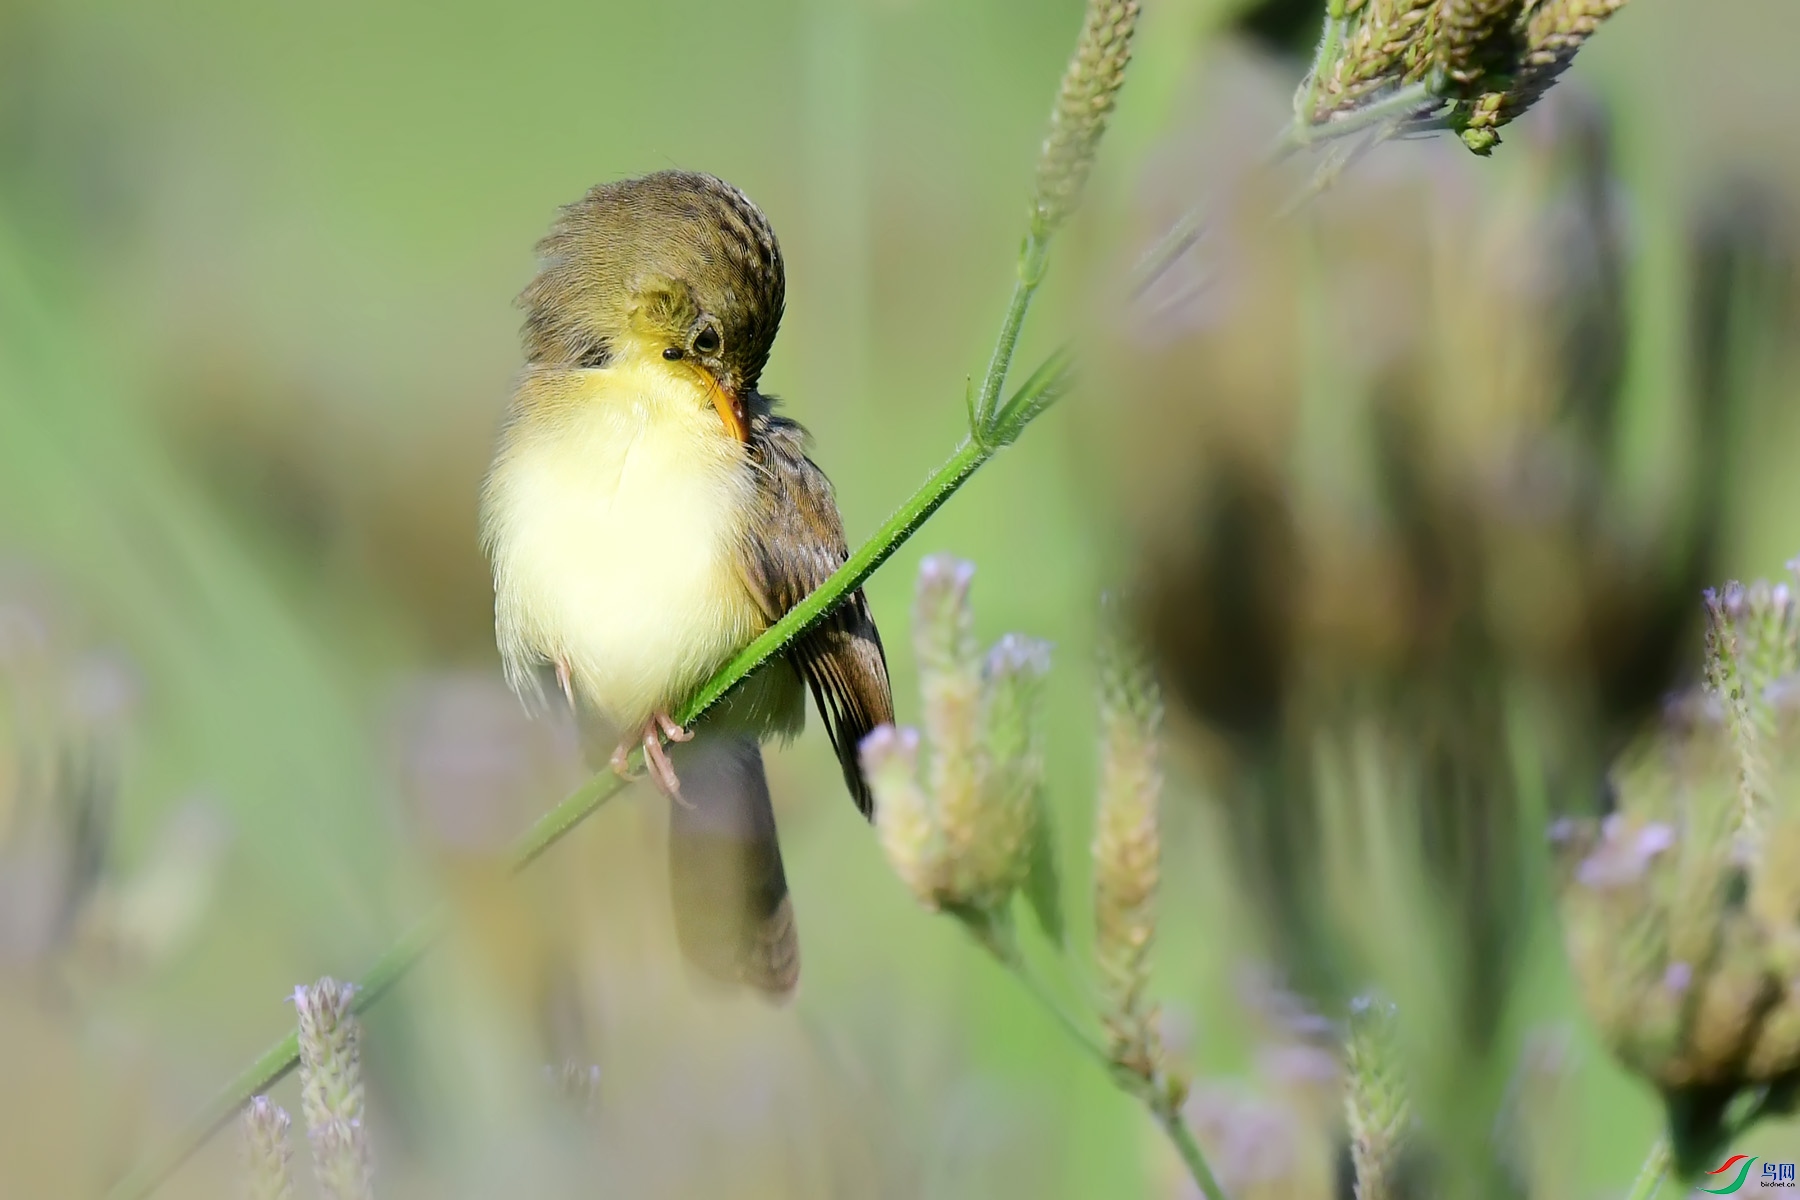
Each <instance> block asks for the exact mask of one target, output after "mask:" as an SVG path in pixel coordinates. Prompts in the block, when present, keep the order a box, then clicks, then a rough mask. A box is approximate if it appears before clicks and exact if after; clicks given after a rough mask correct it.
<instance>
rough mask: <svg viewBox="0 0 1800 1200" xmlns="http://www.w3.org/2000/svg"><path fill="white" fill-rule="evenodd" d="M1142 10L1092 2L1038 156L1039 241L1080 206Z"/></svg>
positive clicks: (1034, 217) (1134, 3)
mask: <svg viewBox="0 0 1800 1200" xmlns="http://www.w3.org/2000/svg"><path fill="white" fill-rule="evenodd" d="M1138 9H1139V5H1138V0H1089V2H1088V6H1087V12H1086V15H1085V17H1084V18H1083V21H1082V26H1081V37H1080V40H1079V41H1077V42H1076V45H1075V55H1074V57H1073V58H1071V59H1070V60H1069V66H1068V69H1067V70H1065V71H1064V72H1063V77H1062V87H1061V89H1060V90H1059V91H1058V93H1057V97H1056V107H1055V108H1054V109H1053V110H1052V111H1051V114H1050V132H1049V134H1048V135H1047V136H1046V137H1045V138H1044V145H1043V149H1042V150H1041V151H1040V152H1039V154H1038V168H1037V194H1036V195H1035V196H1034V197H1033V199H1032V204H1031V224H1032V232H1033V234H1034V235H1035V236H1037V237H1039V238H1043V237H1048V236H1049V235H1050V234H1052V233H1054V232H1055V231H1056V229H1057V228H1058V227H1059V226H1061V225H1062V223H1063V222H1064V221H1066V220H1068V218H1069V215H1070V214H1071V213H1073V212H1074V211H1075V209H1076V208H1077V207H1078V206H1079V205H1080V203H1081V193H1082V189H1083V188H1084V187H1086V185H1087V178H1088V174H1089V172H1091V171H1092V170H1093V166H1094V155H1095V151H1096V150H1097V149H1098V148H1099V145H1100V137H1101V135H1102V134H1104V133H1105V132H1106V123H1107V120H1108V119H1109V118H1110V117H1111V116H1112V111H1113V107H1114V105H1115V103H1116V102H1117V97H1118V94H1119V89H1120V88H1121V87H1122V86H1124V83H1125V68H1126V66H1127V65H1128V64H1129V63H1130V62H1131V38H1132V35H1133V34H1134V33H1135V32H1136V30H1137V21H1138Z"/></svg>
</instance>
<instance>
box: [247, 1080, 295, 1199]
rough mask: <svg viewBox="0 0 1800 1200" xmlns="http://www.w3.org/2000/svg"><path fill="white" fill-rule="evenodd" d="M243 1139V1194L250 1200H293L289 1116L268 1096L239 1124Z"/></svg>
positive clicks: (252, 1106)
mask: <svg viewBox="0 0 1800 1200" xmlns="http://www.w3.org/2000/svg"><path fill="white" fill-rule="evenodd" d="M239 1124H240V1127H241V1128H242V1130H243V1136H244V1160H245V1161H244V1174H245V1180H246V1183H245V1189H244V1194H245V1195H246V1196H247V1197H248V1198H249V1200H293V1197H294V1177H293V1165H292V1160H293V1156H294V1151H293V1147H292V1146H291V1145H290V1144H289V1142H288V1128H289V1126H290V1125H292V1124H293V1122H292V1120H291V1119H290V1118H289V1117H288V1115H287V1113H286V1112H285V1111H284V1110H282V1109H281V1108H280V1107H279V1106H277V1105H276V1104H274V1103H272V1102H271V1101H270V1100H269V1098H268V1097H267V1096H258V1097H256V1098H255V1099H253V1100H252V1101H250V1106H249V1107H248V1108H246V1109H245V1110H244V1115H243V1117H242V1118H241V1119H240V1121H239Z"/></svg>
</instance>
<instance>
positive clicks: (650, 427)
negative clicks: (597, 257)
mask: <svg viewBox="0 0 1800 1200" xmlns="http://www.w3.org/2000/svg"><path fill="white" fill-rule="evenodd" d="M525 386H526V387H527V388H532V387H538V388H545V389H550V392H549V394H548V395H547V396H545V397H537V398H536V399H538V400H542V401H544V402H542V403H533V402H532V401H533V399H534V398H533V397H531V396H529V395H522V400H524V401H525V402H524V403H522V404H520V405H519V406H517V409H516V412H515V419H514V422H513V425H512V427H511V428H510V429H509V431H508V434H507V436H506V438H505V439H504V440H503V443H502V446H501V450H500V453H499V456H498V457H497V458H496V460H495V464H494V469H493V472H492V474H491V475H490V477H489V480H488V485H487V490H486V494H485V496H484V503H483V509H484V511H483V532H484V538H485V540H486V542H487V545H488V550H489V554H490V556H491V557H492V561H493V568H494V591H495V627H496V632H497V634H498V638H499V643H500V649H501V653H502V655H503V656H504V658H505V659H506V663H507V673H508V676H509V678H511V679H512V680H513V683H514V686H515V687H518V688H521V689H522V690H523V689H524V688H526V687H528V686H529V684H528V680H529V679H530V676H531V671H532V668H533V667H534V666H536V665H538V664H540V663H543V662H555V661H558V660H561V661H563V662H566V663H567V664H568V665H569V668H570V674H571V676H572V678H573V681H574V684H575V687H576V689H577V690H578V692H579V693H580V695H581V696H582V697H583V698H584V699H585V700H586V701H587V702H589V703H591V704H592V705H593V706H594V707H595V708H597V709H598V710H599V711H600V713H601V714H602V715H603V716H604V717H606V718H607V719H608V720H609V721H611V722H612V723H613V724H615V725H616V726H618V727H619V728H620V729H622V730H628V729H631V728H633V727H635V726H637V725H639V724H641V723H642V722H643V721H644V720H645V719H646V718H647V717H648V716H649V715H650V713H651V712H652V711H655V710H657V709H665V710H666V709H667V708H669V707H670V706H672V705H673V704H675V703H677V702H679V701H680V700H681V699H682V698H683V697H685V696H686V695H687V693H688V692H690V691H691V690H692V689H693V688H694V687H696V686H698V685H699V684H700V683H701V682H703V681H704V680H705V679H706V678H707V677H708V676H710V675H711V674H712V673H713V671H715V670H716V669H717V668H718V667H719V666H721V665H722V664H723V663H724V662H725V661H726V659H728V658H729V657H730V656H731V655H732V654H734V653H735V652H736V651H737V650H739V649H741V648H742V647H743V646H744V645H745V644H746V643H748V642H749V641H750V640H751V638H753V637H754V636H755V635H756V633H757V632H758V631H759V630H760V628H761V626H762V618H761V614H760V611H759V610H758V608H757V606H756V604H755V602H754V600H753V599H752V598H751V596H750V594H749V592H748V591H747V590H746V589H745V586H744V584H743V581H742V577H741V575H740V574H739V572H738V570H737V568H736V565H735V560H736V549H737V547H738V545H739V544H740V541H741V537H742V532H743V529H744V523H745V520H746V519H747V514H748V511H749V507H750V504H751V501H752V499H753V495H754V491H753V489H754V477H753V475H752V473H751V470H750V466H749V463H748V461H747V459H746V456H745V450H744V447H743V445H742V444H741V443H739V442H738V441H737V440H736V439H735V438H732V437H730V436H729V435H728V434H727V433H726V431H725V429H724V427H723V424H722V423H721V422H720V420H719V417H718V414H717V413H716V412H715V411H714V410H713V408H712V406H711V405H710V404H709V403H708V402H707V399H706V395H705V393H704V392H703V391H702V390H701V389H700V387H699V386H698V384H697V382H695V381H693V380H692V379H691V378H689V377H688V376H687V375H686V374H685V373H684V372H678V371H673V370H666V369H661V364H660V363H658V364H646V365H643V366H639V367H617V368H612V369H607V370H597V371H572V372H565V373H561V374H559V375H558V376H556V377H554V378H550V379H543V380H539V381H536V382H531V381H528V382H527V384H526V385H525Z"/></svg>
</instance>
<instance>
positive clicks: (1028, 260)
mask: <svg viewBox="0 0 1800 1200" xmlns="http://www.w3.org/2000/svg"><path fill="white" fill-rule="evenodd" d="M1049 250H1050V238H1049V235H1048V234H1046V233H1041V232H1039V231H1038V230H1036V229H1034V230H1032V231H1031V232H1030V233H1029V234H1027V235H1026V237H1025V244H1024V246H1023V247H1021V248H1020V250H1019V266H1018V276H1017V278H1016V279H1014V281H1013V292H1012V300H1011V301H1010V302H1009V303H1008V304H1007V306H1006V316H1005V317H1004V318H1003V319H1002V320H1001V322H1000V336H999V337H997V338H995V339H994V352H993V354H992V355H991V356H990V357H989V359H988V368H987V373H986V374H985V375H983V376H982V380H981V390H980V391H979V392H978V393H976V396H975V403H974V407H973V411H972V412H971V413H970V414H969V432H970V434H971V435H972V436H973V437H974V438H975V440H976V441H986V440H987V435H988V432H989V431H990V430H991V429H992V428H993V424H994V414H995V412H996V411H997V409H998V408H999V404H1000V393H1001V391H1003V390H1004V389H1005V387H1006V375H1007V372H1008V371H1009V370H1011V368H1012V360H1013V354H1014V352H1015V351H1016V350H1017V349H1018V346H1019V332H1020V330H1022V329H1023V328H1024V327H1025V314H1026V313H1027V312H1029V311H1030V309H1031V298H1032V297H1033V296H1035V295H1037V290H1038V286H1039V285H1040V284H1042V283H1043V281H1044V265H1045V260H1046V258H1047V256H1048V254H1049Z"/></svg>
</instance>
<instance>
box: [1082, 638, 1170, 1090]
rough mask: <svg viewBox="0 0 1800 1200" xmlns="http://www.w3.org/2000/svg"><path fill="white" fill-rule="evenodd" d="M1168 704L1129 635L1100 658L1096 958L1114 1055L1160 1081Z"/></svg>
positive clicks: (1111, 641) (1108, 646)
mask: <svg viewBox="0 0 1800 1200" xmlns="http://www.w3.org/2000/svg"><path fill="white" fill-rule="evenodd" d="M1161 724H1162V700H1161V697H1160V696H1159V695H1158V693H1157V689H1156V681H1155V678H1154V676H1153V675H1152V674H1151V671H1150V666H1149V664H1148V662H1147V661H1145V659H1144V658H1143V656H1142V654H1141V652H1140V651H1139V650H1138V649H1137V647H1136V646H1135V645H1134V644H1132V643H1131V642H1129V640H1128V639H1127V638H1126V636H1125V635H1124V634H1123V632H1122V631H1115V632H1114V633H1113V635H1112V636H1110V637H1109V638H1108V639H1107V641H1106V644H1105V648H1104V649H1103V651H1102V655H1101V661H1100V795H1099V805H1098V809H1097V812H1096V814H1095V820H1094V845H1093V857H1094V957H1095V961H1096V964H1097V966H1098V967H1099V974H1100V999H1101V1004H1100V1019H1101V1024H1102V1026H1103V1027H1104V1029H1105V1031H1106V1038H1107V1049H1108V1052H1109V1054H1110V1055H1111V1056H1112V1060H1113V1062H1114V1063H1115V1064H1117V1065H1118V1066H1119V1067H1121V1068H1122V1069H1124V1070H1126V1071H1129V1072H1131V1073H1132V1074H1134V1075H1137V1076H1139V1077H1140V1078H1142V1079H1144V1080H1152V1079H1154V1078H1155V1077H1156V1074H1157V1071H1158V1069H1159V1067H1160V1065H1161V1058H1162V1051H1161V1046H1160V1044H1159V1041H1158V1031H1157V1014H1156V1010H1155V1007H1154V1006H1153V1005H1152V1004H1151V1003H1150V1001H1149V999H1148V997H1147V992H1148V989H1149V983H1150V948H1151V943H1152V941H1153V940H1154V939H1155V936H1156V888H1157V883H1158V881H1159V879H1160V875H1161V870H1162V841H1161V834H1160V829H1159V814H1158V807H1159V805H1160V801H1161V793H1162V772H1161V769H1160V766H1159V762H1158V759H1159V746H1158V739H1159V737H1160V734H1161Z"/></svg>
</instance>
